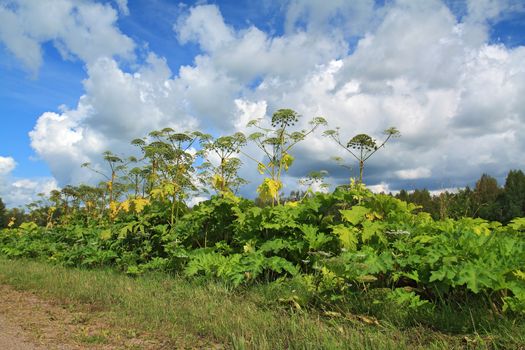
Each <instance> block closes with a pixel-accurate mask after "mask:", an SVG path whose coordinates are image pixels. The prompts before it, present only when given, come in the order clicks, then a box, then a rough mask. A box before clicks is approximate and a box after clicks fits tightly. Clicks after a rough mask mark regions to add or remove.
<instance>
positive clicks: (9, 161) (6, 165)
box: [0, 156, 16, 176]
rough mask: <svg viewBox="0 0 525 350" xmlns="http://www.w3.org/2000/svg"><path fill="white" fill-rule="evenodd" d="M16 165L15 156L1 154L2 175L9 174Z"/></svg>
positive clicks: (0, 167) (0, 173)
mask: <svg viewBox="0 0 525 350" xmlns="http://www.w3.org/2000/svg"><path fill="white" fill-rule="evenodd" d="M15 167H16V162H15V160H14V159H13V157H2V156H0V176H2V175H7V174H9V173H10V172H11V171H13V169H14V168H15Z"/></svg>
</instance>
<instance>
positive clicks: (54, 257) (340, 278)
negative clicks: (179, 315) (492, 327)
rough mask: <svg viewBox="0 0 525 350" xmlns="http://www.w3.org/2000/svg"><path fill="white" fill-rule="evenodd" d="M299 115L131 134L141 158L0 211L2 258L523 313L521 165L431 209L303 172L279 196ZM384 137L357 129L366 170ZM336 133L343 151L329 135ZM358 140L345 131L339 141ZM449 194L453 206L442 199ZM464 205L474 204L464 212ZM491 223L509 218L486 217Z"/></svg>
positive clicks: (335, 304)
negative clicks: (252, 182) (197, 199)
mask: <svg viewBox="0 0 525 350" xmlns="http://www.w3.org/2000/svg"><path fill="white" fill-rule="evenodd" d="M299 117H300V116H299V115H298V114H297V113H295V112H294V111H292V110H279V111H277V112H276V113H275V114H274V115H273V118H272V120H271V126H263V121H260V120H257V121H253V122H250V124H249V125H251V126H252V127H255V128H256V129H257V131H256V132H255V133H252V134H251V135H249V136H248V137H245V136H244V135H243V134H240V133H238V134H235V135H231V136H222V137H220V138H217V139H214V138H213V137H211V136H210V135H205V134H202V133H200V132H184V133H179V132H175V131H174V130H172V129H170V128H165V129H163V130H160V131H154V132H152V133H150V134H149V136H148V137H145V138H142V139H136V140H133V142H132V144H133V145H135V146H137V147H138V149H139V150H140V152H141V157H137V158H133V157H130V158H127V159H123V158H120V157H118V156H116V155H114V154H112V153H111V152H106V153H104V160H105V162H106V165H107V168H106V169H103V168H101V167H97V166H93V165H91V164H84V166H85V167H86V168H89V169H91V170H93V171H95V172H96V173H98V174H100V175H101V176H103V177H104V178H105V181H103V182H101V183H100V184H99V185H98V186H95V187H93V186H87V185H80V186H66V187H64V188H63V189H62V190H60V191H58V190H57V191H53V192H52V193H51V195H50V197H49V198H42V200H40V201H39V202H36V203H34V204H32V207H31V208H30V209H31V211H30V219H31V221H29V222H24V223H20V218H19V217H16V216H12V215H10V214H12V213H5V209H3V208H2V207H1V206H0V215H2V216H3V218H4V220H5V219H6V218H7V220H6V221H7V224H6V226H7V228H6V229H3V230H2V231H0V254H2V255H4V256H7V257H9V258H16V257H29V258H38V259H44V260H48V261H52V262H55V263H59V264H62V265H65V266H78V267H87V268H95V267H114V268H117V269H120V270H122V271H124V272H125V273H127V274H129V275H139V274H142V273H144V272H146V271H152V270H153V271H165V272H169V273H180V274H183V275H185V276H187V277H188V278H196V279H208V280H209V279H212V280H219V281H222V282H224V283H225V284H226V285H228V286H230V287H232V288H236V287H239V286H243V285H253V284H257V283H265V284H267V285H271V286H278V289H279V290H280V291H281V292H279V293H277V294H278V296H276V299H277V300H278V301H279V302H282V303H285V304H288V305H290V306H291V307H293V308H298V309H299V308H303V307H305V306H313V307H317V308H320V309H322V310H327V312H335V311H334V310H339V309H340V308H344V307H346V306H347V305H355V302H354V303H348V301H350V300H354V301H355V300H366V301H367V303H368V304H367V310H368V312H373V309H374V307H375V306H377V305H381V304H385V303H388V304H389V305H390V304H392V303H393V304H395V305H399V306H403V308H400V310H413V311H414V312H422V313H426V314H427V315H430V314H432V312H433V310H434V308H436V307H451V306H452V305H460V306H461V305H468V304H469V303H471V302H472V301H475V302H476V303H481V304H482V305H483V307H485V308H487V309H490V310H491V312H492V313H493V314H494V315H498V316H500V315H502V314H505V313H507V314H509V313H512V314H514V315H521V316H519V317H522V316H523V315H524V314H525V218H523V216H525V214H524V211H523V209H524V206H523V205H524V202H523V200H524V198H525V197H524V196H522V195H520V193H523V191H524V185H523V183H524V181H523V178H524V176H523V173H522V172H521V171H512V172H511V173H510V174H509V177H508V178H507V182H506V184H505V189H504V190H501V189H500V188H499V187H498V186H497V183H496V182H495V180H493V179H492V178H490V177H489V176H486V175H484V176H483V177H482V179H480V181H478V183H477V185H476V188H475V190H474V191H471V192H472V195H471V194H470V192H468V191H470V190H469V189H465V190H464V191H460V192H459V193H457V194H443V195H441V196H440V197H439V200H440V201H441V202H440V205H441V206H440V207H439V208H440V209H439V210H438V215H436V212H432V211H431V210H429V209H428V205H427V204H426V202H423V200H422V198H427V199H428V198H430V199H429V200H430V203H432V198H431V197H430V195H429V193H428V191H427V192H426V193H425V192H421V191H419V192H418V191H416V192H413V193H411V194H409V193H407V192H401V193H400V194H399V195H398V197H399V198H401V199H403V200H401V199H398V198H395V197H394V196H391V195H386V194H373V193H371V192H370V191H369V190H367V189H366V188H365V186H364V185H363V184H362V182H361V181H360V180H359V181H352V183H351V184H350V185H346V186H340V187H338V188H337V189H336V190H335V191H334V192H332V193H315V192H314V191H313V190H312V186H313V185H314V184H316V185H319V183H320V182H322V177H323V174H322V173H321V172H319V173H315V174H311V175H310V177H308V178H306V180H305V183H306V184H307V185H308V186H309V189H308V191H307V192H306V193H305V194H304V195H302V194H301V195H297V194H296V195H294V196H293V197H294V198H288V199H286V198H283V196H282V181H281V177H282V176H283V174H284V173H285V172H286V171H288V169H289V167H291V166H292V164H293V161H294V157H293V156H292V154H291V151H292V150H293V147H294V146H295V145H296V144H297V143H299V142H301V141H303V140H304V139H305V138H306V137H307V136H308V135H309V134H311V133H312V132H314V131H315V130H316V129H317V128H318V127H319V126H321V125H324V124H326V122H325V121H324V119H322V118H314V119H312V120H311V121H310V123H309V124H308V125H309V126H308V128H307V129H303V130H297V129H295V128H294V125H295V123H296V122H297V120H298V118H299ZM387 131H388V132H387V139H386V140H385V141H384V142H383V143H382V144H380V145H377V144H376V143H375V141H373V140H372V139H371V138H369V137H368V136H367V135H364V134H359V135H358V136H359V137H358V139H359V140H361V141H362V143H363V144H364V140H365V139H366V143H367V144H368V143H370V145H372V141H373V147H372V146H370V147H369V148H365V147H364V146H359V147H361V148H358V150H360V153H359V156H360V157H357V158H356V159H357V160H359V162H360V164H359V165H360V174H361V175H362V173H363V167H364V161H365V160H366V159H368V158H369V157H370V155H372V154H374V153H375V152H376V151H377V150H379V149H380V148H382V147H384V144H385V142H386V141H387V140H388V139H389V138H390V137H391V136H398V132H397V130H396V129H395V128H391V129H388V130H387ZM328 136H331V137H332V138H334V134H333V133H332V134H330V135H328ZM335 139H336V141H338V143H340V144H341V145H343V146H344V144H343V143H342V142H341V141H340V139H339V136H338V134H337V137H336V138H335ZM371 140H372V141H371ZM247 142H253V143H255V144H256V145H257V146H258V147H259V148H260V149H261V150H262V152H263V154H264V157H263V159H262V160H258V159H257V158H255V157H252V156H250V155H246V156H247V157H248V158H249V159H252V160H253V161H254V162H255V164H254V165H256V166H257V168H258V170H259V171H260V173H261V175H264V176H266V177H265V178H264V180H263V181H262V183H261V185H260V186H259V187H258V189H257V192H258V193H259V200H258V201H252V200H248V199H244V198H240V197H238V196H237V195H236V194H235V193H236V191H237V189H238V187H239V186H240V185H242V184H243V183H244V180H243V179H242V178H240V177H239V176H238V169H239V167H240V165H241V161H240V159H239V158H238V155H239V154H240V153H243V149H242V148H243V147H244V146H245V145H246V143H247ZM356 142H357V140H356V139H351V140H350V141H349V142H348V144H347V148H351V147H354V146H355V145H356V144H357V143H356ZM197 144H199V145H200V150H199V151H195V148H194V147H195V146H196V145H197ZM361 151H362V152H361ZM139 158H140V159H139ZM132 164H133V165H136V166H134V167H132V166H131V165H132ZM203 191H207V192H208V193H215V194H214V195H212V196H211V198H210V199H209V200H206V201H203V202H201V203H199V204H197V205H196V206H194V207H193V208H189V207H188V206H187V205H186V203H187V202H188V199H189V198H191V197H192V196H194V195H195V194H200V193H202V192H203ZM422 193H423V194H424V195H421V194H422ZM452 195H453V196H456V197H454V198H455V200H456V202H454V203H455V204H454V205H452V204H451V203H452V201H451V200H449V201H446V199H447V198H448V199H450V198H452V197H450V196H452ZM447 196H449V197H447ZM460 199H461V200H463V201H464V203H467V204H468V203H471V201H472V202H473V204H472V203H471V204H472V206H466V207H464V206H461V205H459V204H460V203H461V201H460ZM409 202H415V203H417V204H418V205H416V204H413V203H409ZM494 203H502V204H501V205H502V206H503V207H502V208H505V209H501V211H500V212H501V213H502V215H503V214H504V216H498V217H487V216H482V215H481V214H482V213H484V212H483V210H485V209H487V210H488V211H487V213H494V212H495V211H494V210H493V209H494V208H493V206H494V205H495V204H494ZM445 204H447V205H446V206H445ZM471 204H468V205H471ZM491 206H492V207H491ZM456 207H457V209H455V210H456V211H455V212H454V213H455V214H454V215H451V213H452V212H453V211H451V208H456ZM472 208H476V209H475V210H474V211H473V212H469V211H470V210H472ZM490 208H492V209H490ZM422 209H425V210H428V211H429V212H431V213H432V215H431V214H429V213H428V212H425V211H423V210H422ZM463 211H464V212H465V214H464V215H462V214H461V213H463ZM469 214H470V215H471V216H481V217H485V218H487V219H489V220H485V219H483V218H480V217H477V218H468V217H466V216H468V215H469ZM451 217H452V218H451ZM520 217H521V218H520ZM500 218H502V221H503V222H505V223H506V224H505V225H502V224H501V223H499V222H497V221H491V220H494V219H500ZM385 305H386V304H385Z"/></svg>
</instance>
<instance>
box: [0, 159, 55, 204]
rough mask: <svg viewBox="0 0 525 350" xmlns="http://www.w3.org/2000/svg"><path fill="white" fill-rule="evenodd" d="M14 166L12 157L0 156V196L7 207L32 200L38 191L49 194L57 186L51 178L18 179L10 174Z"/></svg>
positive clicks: (14, 162)
mask: <svg viewBox="0 0 525 350" xmlns="http://www.w3.org/2000/svg"><path fill="white" fill-rule="evenodd" d="M15 168H16V161H15V160H14V159H13V157H3V156H0V197H1V198H2V201H3V202H4V203H5V205H6V206H7V207H8V208H11V207H18V206H24V205H26V204H29V203H31V202H33V201H34V200H35V199H36V198H37V196H38V194H39V193H44V194H46V195H47V194H49V192H51V191H52V190H54V189H57V188H58V184H57V182H56V180H55V179H53V178H39V179H20V178H16V177H14V176H12V174H11V172H12V171H13V170H14V169H15Z"/></svg>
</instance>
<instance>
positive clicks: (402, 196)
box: [395, 189, 410, 202]
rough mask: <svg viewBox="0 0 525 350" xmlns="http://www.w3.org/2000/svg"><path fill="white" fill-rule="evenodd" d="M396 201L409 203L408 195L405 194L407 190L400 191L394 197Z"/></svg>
mask: <svg viewBox="0 0 525 350" xmlns="http://www.w3.org/2000/svg"><path fill="white" fill-rule="evenodd" d="M395 197H396V198H397V199H401V200H402V201H405V202H409V201H410V194H409V193H408V192H407V190H404V189H403V190H401V191H399V193H398V194H396V196H395Z"/></svg>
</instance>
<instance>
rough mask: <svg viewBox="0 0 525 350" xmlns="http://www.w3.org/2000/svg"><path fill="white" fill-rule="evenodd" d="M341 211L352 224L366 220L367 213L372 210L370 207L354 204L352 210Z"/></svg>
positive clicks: (344, 217)
mask: <svg viewBox="0 0 525 350" xmlns="http://www.w3.org/2000/svg"><path fill="white" fill-rule="evenodd" d="M339 212H340V213H341V215H342V216H343V219H344V220H345V221H348V222H349V223H351V224H352V225H357V224H359V223H360V222H362V221H363V220H364V218H365V215H366V214H368V213H369V212H370V209H368V208H365V207H362V206H359V205H354V206H353V207H352V209H350V210H339Z"/></svg>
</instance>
